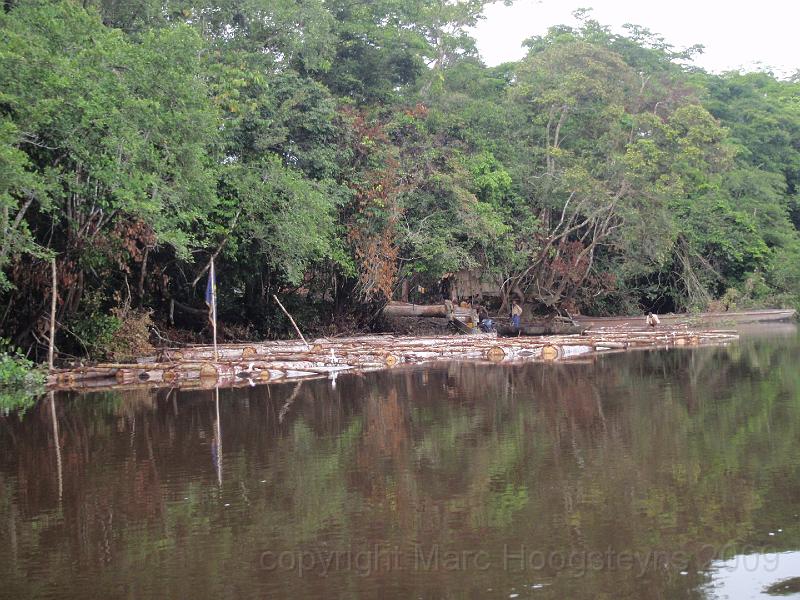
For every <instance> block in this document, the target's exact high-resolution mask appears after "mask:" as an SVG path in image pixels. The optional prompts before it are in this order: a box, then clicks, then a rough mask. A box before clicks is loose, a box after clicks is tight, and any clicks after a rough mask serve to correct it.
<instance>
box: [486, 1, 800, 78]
mask: <svg viewBox="0 0 800 600" xmlns="http://www.w3.org/2000/svg"><path fill="white" fill-rule="evenodd" d="M589 7H591V8H592V9H593V11H592V16H593V18H595V19H597V20H598V21H600V23H602V24H604V25H608V26H610V27H611V28H612V30H614V31H616V32H622V31H623V30H622V27H621V26H622V25H623V24H625V23H635V24H637V25H642V26H644V27H647V28H648V29H650V30H651V31H653V32H655V33H659V34H661V35H662V36H663V37H664V38H665V39H666V41H667V42H669V43H671V44H672V45H673V46H675V47H676V48H685V47H688V46H691V45H693V44H703V45H704V46H705V52H704V54H702V55H701V56H699V57H698V58H697V59H696V60H695V64H698V65H699V66H701V67H703V68H705V69H707V70H709V71H714V72H720V71H726V70H732V69H740V68H744V69H746V70H755V69H765V68H771V69H772V70H773V71H774V72H775V74H776V75H783V76H788V75H790V74H792V73H794V72H795V71H796V70H797V69H800V0H782V1H781V0H758V1H756V2H753V1H752V0H750V1H745V0H666V1H665V0H516V2H515V3H514V5H513V6H510V7H507V6H504V5H503V4H502V2H498V3H497V4H494V5H490V6H489V7H488V8H487V9H486V13H485V14H486V19H485V20H483V21H482V22H481V23H480V24H479V26H478V27H477V29H476V30H475V33H474V34H475V37H476V38H477V40H478V49H479V50H480V53H481V56H482V57H483V59H484V61H485V62H486V64H488V65H490V66H493V65H497V64H500V63H502V62H506V61H510V60H518V59H520V58H522V56H524V50H523V49H522V47H521V44H522V41H523V40H525V39H526V38H528V37H531V36H534V35H541V34H544V33H545V32H546V31H547V28H548V27H551V26H553V25H558V24H567V25H575V24H576V21H575V19H574V18H573V17H572V11H574V10H575V9H577V8H589Z"/></svg>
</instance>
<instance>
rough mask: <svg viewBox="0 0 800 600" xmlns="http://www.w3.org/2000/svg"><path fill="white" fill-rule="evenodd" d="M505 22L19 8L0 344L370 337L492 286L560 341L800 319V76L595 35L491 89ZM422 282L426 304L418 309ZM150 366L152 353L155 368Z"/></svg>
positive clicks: (10, 61)
mask: <svg viewBox="0 0 800 600" xmlns="http://www.w3.org/2000/svg"><path fill="white" fill-rule="evenodd" d="M489 3H490V2H489V1H488V0H460V1H457V2H454V1H452V0H425V1H424V2H423V1H421V0H374V1H371V2H355V3H354V2H351V1H350V0H249V1H248V2H242V1H240V0H216V1H215V2H206V1H203V0H137V1H136V2H129V1H127V0H83V2H78V1H75V0H6V2H5V3H4V8H3V10H2V12H0V82H2V86H0V209H1V210H0V221H2V222H1V223H0V228H2V237H1V238H0V311H2V312H0V319H2V320H0V338H7V339H10V340H11V341H12V342H13V344H15V345H17V346H21V347H22V348H23V350H24V351H26V352H27V353H28V354H29V355H30V356H32V357H34V358H41V357H42V354H41V351H42V349H43V348H44V347H46V336H47V333H46V331H47V328H48V314H49V297H50V289H51V284H50V271H49V263H50V261H51V259H52V258H55V260H56V265H57V279H58V289H59V294H58V313H57V321H58V324H59V328H58V330H59V332H58V339H57V342H58V343H57V345H58V347H59V350H61V351H62V353H63V354H64V355H68V354H70V353H71V354H73V355H90V356H102V355H103V354H106V355H109V354H113V353H114V345H115V344H116V343H119V340H123V339H127V340H130V339H131V338H132V337H135V335H136V334H137V332H139V334H140V335H143V336H144V337H145V338H147V336H148V335H149V334H151V333H152V332H153V331H155V332H156V334H157V335H158V336H162V339H164V340H166V341H169V332H170V331H173V330H176V328H178V329H180V328H183V329H194V330H195V331H197V332H198V333H199V332H200V330H201V329H202V328H203V327H204V326H205V324H206V321H205V319H204V317H203V316H202V315H203V313H204V308H205V307H204V304H203V292H204V286H205V276H206V273H207V269H208V265H209V261H210V259H211V258H212V257H214V258H215V264H216V272H217V274H218V290H219V315H220V319H221V321H222V323H223V324H224V327H223V334H224V335H225V336H227V337H228V338H230V339H244V338H253V337H276V336H281V335H284V334H285V333H286V332H287V331H288V322H287V321H286V320H285V318H284V317H283V315H282V314H281V313H280V312H279V310H278V309H277V307H276V306H275V305H274V303H273V302H272V301H271V298H272V294H277V295H278V296H279V297H280V298H282V299H284V300H285V303H286V304H287V306H288V307H289V308H290V310H292V311H293V312H294V313H295V314H296V315H298V316H299V318H300V320H301V321H302V322H303V324H304V327H306V328H308V329H312V330H318V331H325V332H336V331H343V330H356V329H359V328H361V329H363V328H368V327H370V326H372V325H373V324H374V316H375V314H376V309H377V308H379V307H380V306H381V304H382V303H384V302H385V301H386V300H387V299H391V298H397V297H399V295H400V293H401V287H404V288H405V289H406V290H408V289H409V288H410V289H411V290H413V294H415V298H416V299H417V300H419V301H426V300H427V301H430V300H437V301H438V300H439V299H440V298H441V281H442V280H443V279H446V278H447V277H450V276H452V275H453V274H454V273H458V272H469V273H472V274H474V275H475V276H476V277H478V278H480V280H481V281H483V282H485V283H486V284H487V285H490V286H494V287H495V288H496V289H497V290H498V297H497V300H496V301H497V306H496V308H498V309H500V310H505V307H506V306H507V303H508V301H509V298H511V297H513V296H515V295H516V296H518V297H524V299H525V301H526V302H527V303H528V304H529V305H530V306H531V307H532V309H533V310H534V311H538V312H541V313H547V312H552V311H567V312H576V311H580V312H582V313H585V314H615V313H616V314H619V313H629V314H630V313H637V312H640V311H649V310H653V311H691V310H701V309H709V308H712V309H713V308H717V309H727V308H734V307H749V306H794V307H797V306H799V305H800V234H799V233H798V229H799V228H800V192H798V185H799V184H800V71H799V72H798V75H796V76H795V77H793V78H790V79H779V78H776V77H775V76H773V75H772V74H770V73H765V72H754V73H738V72H731V73H723V74H711V73H707V72H704V71H703V70H701V69H699V68H697V67H696V66H693V64H692V60H691V59H692V56H693V55H694V54H695V53H697V52H700V51H702V49H701V48H700V47H694V48H689V49H676V48H674V47H672V46H671V45H669V44H668V43H667V42H665V41H664V40H663V39H662V38H661V37H659V36H658V35H656V34H654V33H652V32H650V31H648V30H646V29H644V28H642V27H637V26H627V28H626V33H625V34H624V35H620V34H618V33H614V32H612V31H611V29H610V28H608V27H606V26H604V25H602V24H601V23H599V22H597V21H595V20H593V19H592V18H591V13H588V12H585V11H583V12H581V13H580V14H579V15H578V17H579V18H578V21H577V23H578V24H577V25H575V26H557V27H553V28H551V29H550V30H549V31H548V33H547V34H545V35H542V36H537V37H532V38H530V39H529V40H528V41H527V42H526V47H527V55H526V56H525V57H524V58H523V59H522V60H520V61H519V62H516V63H508V64H503V65H500V66H497V67H488V66H486V65H485V64H484V63H483V62H482V60H481V57H480V56H479V54H478V52H477V50H476V47H475V42H474V40H473V39H472V37H470V33H469V32H470V28H471V27H472V26H473V25H474V24H475V23H477V21H478V20H479V19H480V18H481V13H482V10H483V8H484V6H485V5H486V4H489ZM403 282H405V285H402V283H403ZM145 342H146V340H145Z"/></svg>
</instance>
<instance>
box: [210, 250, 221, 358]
mask: <svg viewBox="0 0 800 600" xmlns="http://www.w3.org/2000/svg"><path fill="white" fill-rule="evenodd" d="M209 277H211V329H212V330H213V332H214V362H216V361H218V360H219V353H218V351H217V274H216V273H215V272H214V258H213V257H212V258H211V274H210V275H209Z"/></svg>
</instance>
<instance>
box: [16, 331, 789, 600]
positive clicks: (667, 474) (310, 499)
mask: <svg viewBox="0 0 800 600" xmlns="http://www.w3.org/2000/svg"><path fill="white" fill-rule="evenodd" d="M798 353H800V345H799V344H798V340H797V337H796V333H794V332H793V331H792V332H790V334H789V335H786V336H783V337H776V336H770V337H760V338H749V339H745V340H743V341H742V342H741V343H740V344H737V345H734V346H730V347H728V348H720V349H697V350H694V351H690V350H686V351H664V352H642V353H632V354H622V355H614V356H608V357H604V358H602V359H601V360H598V361H597V362H589V363H586V364H561V365H511V366H496V365H475V364H463V363H462V364H449V365H443V366H436V367H433V368H429V369H409V370H401V369H395V370H392V371H387V372H382V373H370V374H364V375H341V376H339V378H338V380H337V381H336V385H335V386H333V385H331V383H330V382H328V381H326V380H322V381H316V382H315V381H309V382H305V383H295V384H282V385H274V386H261V387H253V388H245V389H236V390H229V389H222V390H213V391H211V392H209V391H186V392H180V391H168V390H160V391H158V392H154V393H149V392H147V391H142V390H140V391H136V392H133V393H125V394H122V393H102V394H88V395H76V394H69V395H63V396H58V397H56V398H55V399H49V398H48V399H45V401H44V402H40V403H39V404H38V405H36V406H35V407H33V408H31V409H29V410H28V411H27V412H25V413H24V414H22V415H13V414H12V415H9V416H7V417H2V418H0V535H2V543H1V544H0V579H1V580H2V581H3V582H4V583H3V588H2V591H0V595H3V594H8V595H9V596H10V597H31V596H41V597H47V596H55V597H81V598H87V597H89V598H92V597H97V598H107V597H117V596H126V597H128V596H131V597H154V596H158V597H189V596H193V597H197V598H204V597H214V598H227V597H231V598H233V597H237V598H238V597H251V596H258V597H325V598H330V597H334V598H336V597H341V598H352V597H358V596H363V597H374V596H375V595H376V594H377V593H378V592H379V591H380V594H381V595H382V596H385V597H388V598H395V597H396V598H408V597H423V598H449V597H453V598H461V597H481V598H483V597H490V598H491V597H497V598H509V597H511V596H512V595H513V594H517V595H518V596H517V597H520V598H525V597H534V598H565V597H569V598H598V597H599V598H603V597H607V598H645V597H646V598H671V597H674V598H687V597H689V598H692V597H696V598H701V597H706V596H709V597H725V596H724V594H728V595H730V592H729V591H727V590H728V589H729V587H728V588H726V587H725V586H726V585H728V584H726V583H724V582H725V581H726V580H725V579H724V577H722V574H723V572H724V569H723V568H722V566H723V565H724V564H725V563H724V562H719V561H725V560H732V559H733V558H735V557H736V556H739V555H744V554H746V555H754V554H757V555H759V556H764V557H768V556H772V555H773V554H776V553H781V554H780V555H781V556H789V555H792V554H787V553H791V552H796V551H799V550H800V523H799V521H800V519H798V517H797V515H798V514H800V477H799V476H800V461H798V457H797V451H796V449H797V443H798V441H799V440H800V387H799V386H800V373H798V370H797V368H796V365H797V364H798ZM223 449H224V453H223ZM223 465H224V469H223ZM770 534H772V535H770ZM792 556H793V555H792ZM787 560H788V559H787ZM789 570H791V569H789ZM797 575H800V573H798V572H794V573H792V572H787V573H785V574H784V573H783V572H782V574H781V577H784V576H785V577H791V576H797ZM721 577H722V578H721ZM776 581H777V579H772V580H769V581H768V582H766V584H768V585H771V584H773V583H775V582H776ZM759 593H760V592H759ZM715 594H716V595H715ZM720 594H723V595H720ZM730 597H732V598H738V597H741V596H735V595H733V596H730ZM743 597H747V596H743Z"/></svg>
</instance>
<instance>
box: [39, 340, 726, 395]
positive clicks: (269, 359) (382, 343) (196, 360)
mask: <svg viewBox="0 0 800 600" xmlns="http://www.w3.org/2000/svg"><path fill="white" fill-rule="evenodd" d="M737 337H738V336H737V335H736V333H735V332H731V331H686V330H680V331H676V330H671V331H670V330H656V331H652V330H650V331H626V332H610V331H606V332H602V333H599V332H589V333H587V334H586V335H565V334H562V335H551V336H545V337H526V336H520V337H513V338H503V337H496V336H494V335H493V334H476V335H470V336H460V335H456V336H437V337H412V336H364V337H356V338H338V339H318V340H314V342H313V343H312V344H311V346H310V347H307V346H305V345H303V344H301V343H298V342H297V341H290V342H261V343H253V344H231V345H228V344H225V345H221V346H220V347H219V352H218V359H217V360H216V361H214V359H213V349H212V348H210V347H208V346H195V347H188V348H174V349H164V350H161V351H159V354H158V355H157V356H152V357H148V358H143V359H141V360H140V361H139V362H138V363H133V364H100V365H95V366H91V367H82V368H78V369H59V370H56V371H53V372H52V373H51V374H50V375H49V377H48V387H50V388H51V389H89V388H93V389H102V388H116V387H125V386H142V385H146V386H151V387H156V386H170V387H178V386H180V387H184V386H189V387H197V386H200V387H214V386H219V385H225V386H231V385H242V384H246V385H253V384H255V383H256V382H265V381H282V380H283V381H286V380H297V379H309V378H314V377H335V376H336V374H337V373H340V372H343V371H351V370H352V371H369V370H376V369H386V368H392V367H395V366H396V365H401V364H421V363H426V362H433V361H441V360H489V361H492V362H504V361H513V360H526V361H559V360H568V359H574V358H576V357H587V356H591V355H596V354H601V353H608V352H614V351H624V350H628V349H633V348H667V347H673V346H697V345H701V344H725V343H727V342H730V341H732V340H735V339H736V338H737Z"/></svg>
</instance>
